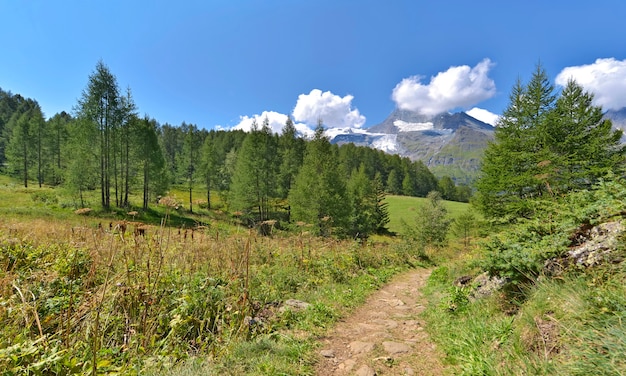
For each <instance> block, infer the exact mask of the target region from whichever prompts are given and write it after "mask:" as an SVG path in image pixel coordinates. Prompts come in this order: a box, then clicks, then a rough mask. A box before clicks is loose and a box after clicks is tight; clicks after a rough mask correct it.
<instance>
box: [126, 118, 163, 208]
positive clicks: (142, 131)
mask: <svg viewBox="0 0 626 376" xmlns="http://www.w3.org/2000/svg"><path fill="white" fill-rule="evenodd" d="M158 129H159V127H158V124H157V122H156V120H154V119H150V118H148V117H147V116H146V117H144V118H143V119H141V120H138V122H137V126H136V127H132V128H131V131H132V132H133V135H134V136H135V139H137V140H141V142H138V143H136V144H135V149H134V150H135V151H134V153H133V154H135V155H136V157H134V158H133V160H136V161H137V162H138V164H139V166H140V168H141V180H142V184H141V185H142V192H143V203H142V207H143V209H144V210H147V209H148V206H149V203H150V199H151V197H153V196H155V195H159V194H163V193H164V192H165V191H166V190H167V186H168V178H167V170H166V163H165V158H164V156H163V151H162V149H161V145H160V144H159V138H158Z"/></svg>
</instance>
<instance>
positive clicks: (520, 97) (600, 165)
mask: <svg viewBox="0 0 626 376" xmlns="http://www.w3.org/2000/svg"><path fill="white" fill-rule="evenodd" d="M592 102H593V96H592V95H591V94H589V93H586V92H584V90H583V89H582V88H581V87H580V86H579V85H578V84H576V83H575V82H573V81H570V82H569V83H568V84H567V85H566V87H565V88H564V89H563V91H562V92H561V93H560V95H555V94H554V87H553V86H552V85H551V84H550V82H549V81H548V79H547V74H546V73H545V70H544V69H543V68H542V67H541V66H538V67H537V69H536V71H535V72H534V73H533V76H532V78H531V80H530V82H529V83H528V84H527V85H523V84H522V83H521V81H520V80H518V82H517V83H516V85H515V86H514V87H513V90H512V92H511V95H510V102H509V105H508V106H507V108H506V110H505V111H504V113H503V115H502V117H501V118H500V119H499V121H498V123H497V124H496V129H495V137H494V141H493V142H491V143H490V144H489V145H488V147H487V149H486V150H485V155H484V157H483V162H482V168H481V177H480V178H479V180H478V181H477V183H476V189H477V193H478V194H477V195H476V197H475V200H474V202H475V203H476V204H477V206H478V208H479V209H480V210H481V211H482V212H483V214H485V215H486V216H488V217H492V218H495V217H499V218H507V217H512V218H515V217H518V216H522V217H524V216H528V215H531V214H532V210H531V206H530V203H531V199H533V198H538V197H543V196H545V195H546V194H547V195H555V194H557V193H566V192H568V191H571V190H577V189H584V188H588V187H590V186H591V185H592V184H593V183H595V182H596V181H597V179H598V178H600V177H602V176H603V175H605V174H606V173H607V172H609V171H615V170H621V169H622V168H623V163H624V148H623V147H620V146H619V140H620V137H621V131H614V130H612V129H611V128H612V127H611V122H610V121H609V120H605V119H604V118H603V113H602V109H601V108H600V107H597V106H594V105H593V103H592Z"/></svg>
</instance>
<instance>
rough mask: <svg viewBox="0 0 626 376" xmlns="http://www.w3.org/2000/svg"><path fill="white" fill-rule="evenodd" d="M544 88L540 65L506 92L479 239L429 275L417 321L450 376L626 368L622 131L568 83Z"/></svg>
mask: <svg viewBox="0 0 626 376" xmlns="http://www.w3.org/2000/svg"><path fill="white" fill-rule="evenodd" d="M553 90H554V89H553V87H552V86H551V85H550V84H549V82H548V80H547V78H546V74H545V71H543V69H542V68H541V67H540V66H538V68H537V70H536V71H535V73H534V74H533V77H532V79H531V80H530V82H529V83H528V84H527V85H523V84H522V83H521V82H518V84H517V85H516V86H515V87H514V89H513V92H512V95H511V103H510V105H509V107H508V109H507V111H506V112H505V114H504V116H503V118H502V119H501V120H500V123H499V126H498V127H497V128H496V140H495V142H494V143H493V144H491V145H490V146H489V148H488V149H487V152H486V157H485V161H484V166H483V170H482V174H483V175H482V178H481V180H480V181H479V182H478V184H477V188H478V194H479V196H478V197H477V199H476V201H475V203H476V204H477V207H478V208H479V209H481V214H482V215H483V216H484V218H485V221H484V225H483V230H482V231H483V236H482V237H481V240H480V241H479V242H477V243H474V246H473V247H469V248H467V247H466V249H468V251H467V252H464V253H463V254H462V256H461V257H458V258H456V259H454V260H452V261H450V262H448V263H445V264H443V265H441V266H439V267H437V268H436V269H435V270H434V271H433V273H432V275H431V278H430V284H429V288H428V295H429V306H428V309H427V311H426V319H427V321H428V322H429V324H430V326H429V327H430V330H431V331H432V334H433V337H434V338H435V339H436V341H437V342H438V344H439V345H440V346H441V348H442V349H444V351H445V352H446V354H447V360H448V362H449V363H450V364H452V365H455V366H456V367H457V369H458V371H459V374H463V375H520V374H524V375H531V374H532V375H555V374H556V375H590V374H593V375H622V374H623V372H624V371H623V370H624V369H625V368H626V363H625V362H624V359H623V356H622V354H624V351H625V350H626V347H625V343H626V342H625V341H624V339H625V333H626V331H625V328H624V325H623V322H624V319H625V318H626V300H625V299H624V296H626V288H625V287H624V286H625V284H624V282H625V281H626V264H625V263H624V262H623V261H624V255H625V252H626V251H625V249H626V248H625V243H624V239H625V238H624V231H623V227H622V226H623V225H622V223H623V216H624V207H625V206H626V182H625V181H624V180H623V171H624V149H623V147H622V146H621V145H619V139H620V137H621V132H619V131H614V130H611V124H610V121H606V120H603V119H602V110H601V109H600V108H598V107H595V106H593V104H592V99H593V96H592V95H591V94H589V93H586V92H584V91H583V90H582V89H581V88H580V86H578V85H577V84H576V83H575V82H570V83H569V84H568V85H567V86H566V87H565V88H564V89H563V91H562V92H561V93H560V95H555V94H554V92H553ZM483 272H486V274H482V273H483ZM481 274H482V275H481ZM489 276H491V278H489ZM489 285H492V288H491V292H490V293H488V292H486V291H489V289H488V287H489ZM493 286H501V287H500V289H499V290H494V288H493ZM485 295H487V297H484V296H485Z"/></svg>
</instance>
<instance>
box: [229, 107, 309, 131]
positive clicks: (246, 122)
mask: <svg viewBox="0 0 626 376" xmlns="http://www.w3.org/2000/svg"><path fill="white" fill-rule="evenodd" d="M239 119H240V121H239V124H237V125H235V126H234V127H233V128H232V129H237V130H243V131H245V132H250V129H252V123H253V121H255V120H256V123H257V126H258V128H259V129H261V127H262V126H263V122H264V121H265V119H267V120H268V122H269V126H270V128H271V129H272V132H273V133H279V134H280V133H281V132H282V131H283V127H284V126H285V123H286V122H287V115H285V114H281V113H279V112H275V111H263V113H262V114H261V115H253V116H241V117H240V118H239ZM294 126H295V127H296V130H297V131H298V132H300V133H301V134H304V135H311V134H313V132H312V131H311V129H310V128H309V127H307V126H306V124H301V123H295V122H294Z"/></svg>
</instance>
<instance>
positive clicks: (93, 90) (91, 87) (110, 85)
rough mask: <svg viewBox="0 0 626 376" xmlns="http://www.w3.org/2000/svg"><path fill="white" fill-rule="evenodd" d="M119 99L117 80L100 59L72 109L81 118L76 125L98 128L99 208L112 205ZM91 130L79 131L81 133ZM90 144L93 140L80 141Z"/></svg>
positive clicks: (119, 112) (106, 207) (119, 108)
mask: <svg viewBox="0 0 626 376" xmlns="http://www.w3.org/2000/svg"><path fill="white" fill-rule="evenodd" d="M122 110H123V108H122V101H121V99H120V95H119V88H118V85H117V79H116V78H115V76H114V75H113V74H112V73H111V71H110V70H109V68H108V67H107V66H106V65H104V63H103V62H102V61H99V62H98V64H97V65H96V70H95V71H94V72H93V73H92V74H91V75H89V81H88V83H87V87H86V88H85V89H84V90H83V93H82V95H81V97H80V98H79V100H78V103H77V105H76V108H75V111H76V116H77V117H79V118H81V120H82V121H80V122H79V123H78V124H81V125H82V126H85V127H93V128H95V129H96V130H97V138H96V139H95V140H96V142H97V149H98V157H99V160H100V169H99V177H100V191H101V200H100V201H101V204H102V207H103V208H105V209H108V208H110V207H111V185H112V184H113V180H114V178H115V176H116V167H117V166H116V163H115V157H116V153H115V151H116V150H117V148H116V139H117V137H116V136H117V135H118V131H119V128H120V124H121V120H122ZM88 133H90V132H78V133H77V135H72V137H75V136H81V135H85V134H88ZM81 142H84V143H86V144H93V142H94V139H84V140H81Z"/></svg>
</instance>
